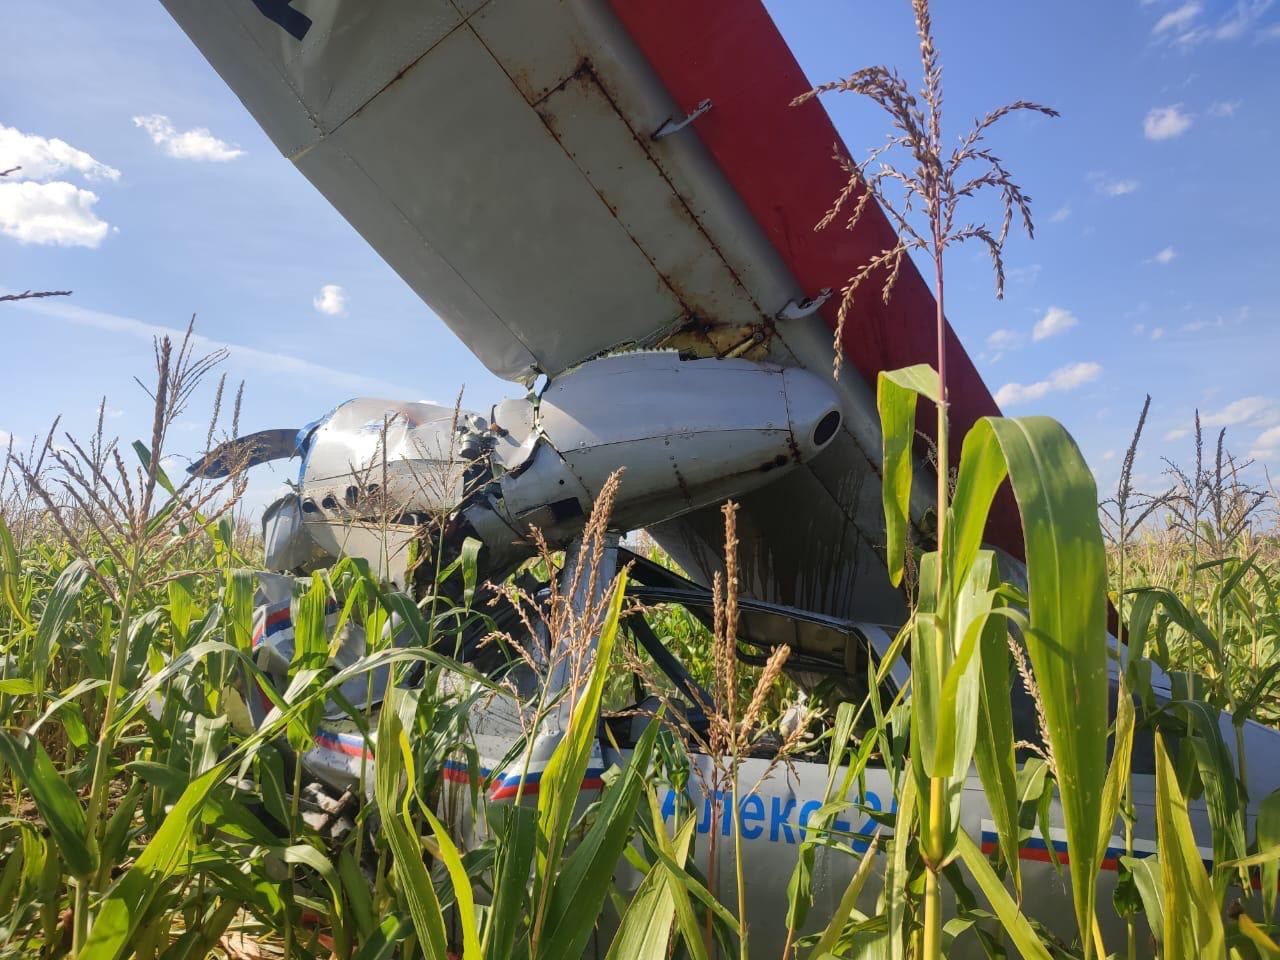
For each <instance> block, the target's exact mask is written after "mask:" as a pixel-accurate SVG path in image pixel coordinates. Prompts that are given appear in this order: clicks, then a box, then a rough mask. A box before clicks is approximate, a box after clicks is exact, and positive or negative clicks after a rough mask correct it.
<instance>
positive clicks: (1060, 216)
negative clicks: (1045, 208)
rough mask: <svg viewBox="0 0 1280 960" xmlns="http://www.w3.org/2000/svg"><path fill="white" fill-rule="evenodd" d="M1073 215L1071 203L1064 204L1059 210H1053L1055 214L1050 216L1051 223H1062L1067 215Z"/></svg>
mask: <svg viewBox="0 0 1280 960" xmlns="http://www.w3.org/2000/svg"><path fill="white" fill-rule="evenodd" d="M1069 216H1071V207H1070V205H1069V204H1065V203H1064V204H1063V205H1062V206H1060V207H1059V208H1058V209H1057V210H1055V211H1053V215H1052V216H1051V217H1049V222H1050V223H1061V222H1062V221H1063V220H1065V219H1067V217H1069Z"/></svg>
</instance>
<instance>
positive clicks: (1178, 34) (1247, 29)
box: [1154, 0, 1280, 49]
mask: <svg viewBox="0 0 1280 960" xmlns="http://www.w3.org/2000/svg"><path fill="white" fill-rule="evenodd" d="M1273 3H1274V0H1238V2H1237V3H1236V4H1235V6H1234V7H1232V8H1231V12H1230V13H1228V14H1227V15H1226V16H1225V17H1223V18H1222V19H1221V20H1219V21H1218V22H1217V23H1216V24H1213V23H1204V22H1198V21H1197V15H1198V14H1199V13H1200V9H1199V4H1197V3H1194V2H1192V3H1187V4H1185V5H1183V6H1182V7H1179V8H1178V9H1176V10H1173V11H1170V12H1169V13H1167V14H1165V15H1164V16H1163V17H1161V18H1160V20H1158V21H1157V22H1156V29H1155V31H1154V32H1155V35H1156V37H1157V38H1158V39H1163V40H1171V41H1172V42H1173V43H1175V44H1177V45H1178V46H1180V47H1183V48H1184V49H1186V48H1190V47H1194V46H1197V45H1199V44H1201V43H1204V42H1206V41H1208V40H1216V41H1219V42H1229V41H1233V40H1240V39H1242V38H1244V37H1247V36H1249V35H1250V34H1255V35H1256V36H1257V37H1259V38H1260V39H1266V38H1267V36H1268V34H1270V33H1272V32H1280V31H1277V30H1276V26H1275V25H1270V24H1269V25H1267V26H1263V27H1259V21H1260V20H1261V19H1262V18H1263V16H1264V15H1265V14H1266V12H1267V11H1268V10H1269V9H1271V7H1272V5H1273ZM1193 6H1194V7H1197V9H1196V10H1194V11H1191V12H1189V13H1186V12H1185V11H1187V10H1188V8H1190V7H1193ZM1162 24H1163V25H1164V28H1163V29H1160V27H1161V25H1162Z"/></svg>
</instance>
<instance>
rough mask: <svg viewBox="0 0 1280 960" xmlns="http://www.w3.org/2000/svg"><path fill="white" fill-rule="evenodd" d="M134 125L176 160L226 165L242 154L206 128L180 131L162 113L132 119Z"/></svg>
mask: <svg viewBox="0 0 1280 960" xmlns="http://www.w3.org/2000/svg"><path fill="white" fill-rule="evenodd" d="M133 124H134V126H136V127H140V128H142V129H143V130H145V131H146V132H147V134H148V135H149V136H150V137H151V142H152V143H154V144H155V145H156V146H158V147H159V148H160V149H161V150H163V151H164V152H165V154H166V155H167V156H170V157H173V158H174V159H175V160H207V161H212V162H214V163H225V162H226V161H228V160H234V159H235V158H236V157H238V156H241V155H242V154H243V153H244V151H243V150H241V149H240V148H239V147H236V146H232V145H231V144H229V143H227V142H226V141H224V140H219V139H218V138H217V137H215V136H214V135H213V134H212V133H210V132H209V130H208V128H207V127H195V128H194V129H191V130H183V131H181V132H180V131H178V130H177V129H176V128H175V127H174V125H173V123H172V121H170V119H169V118H168V117H166V116H164V114H160V113H153V114H151V115H149V116H145V117H134V118H133Z"/></svg>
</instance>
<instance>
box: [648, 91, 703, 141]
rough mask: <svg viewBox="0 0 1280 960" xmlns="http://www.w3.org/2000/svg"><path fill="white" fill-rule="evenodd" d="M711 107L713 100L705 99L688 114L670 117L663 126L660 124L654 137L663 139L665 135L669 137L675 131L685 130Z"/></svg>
mask: <svg viewBox="0 0 1280 960" xmlns="http://www.w3.org/2000/svg"><path fill="white" fill-rule="evenodd" d="M710 109H711V101H710V100H703V101H702V102H701V103H699V104H698V105H697V106H696V107H694V108H693V109H692V110H691V111H689V115H688V116H684V117H668V118H667V119H666V121H665V122H664V123H663V124H662V126H660V127H659V128H658V129H657V130H655V131H653V134H652V139H654V140H661V139H662V138H663V137H669V136H671V134H673V133H678V132H679V131H681V130H683V129H684V128H685V127H687V126H688V125H689V124H691V123H693V121H695V120H697V119H698V118H699V117H700V116H702V115H703V114H704V113H706V112H707V111H708V110H710Z"/></svg>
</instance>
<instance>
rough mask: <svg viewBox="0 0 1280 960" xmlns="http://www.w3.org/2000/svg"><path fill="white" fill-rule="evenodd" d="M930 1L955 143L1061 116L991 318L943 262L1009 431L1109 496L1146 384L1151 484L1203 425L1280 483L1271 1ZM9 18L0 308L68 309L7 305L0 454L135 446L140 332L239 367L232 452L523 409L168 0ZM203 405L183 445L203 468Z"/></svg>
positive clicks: (905, 62)
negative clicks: (1083, 465) (332, 412)
mask: <svg viewBox="0 0 1280 960" xmlns="http://www.w3.org/2000/svg"><path fill="white" fill-rule="evenodd" d="M769 7H770V10H771V12H772V13H773V15H774V17H775V19H776V20H777V22H778V25H779V27H780V29H781V30H782V32H783V34H784V35H785V36H786V38H787V40H788V41H789V43H790V44H791V46H792V48H793V50H794V51H795V52H796V55H797V57H798V59H799V61H800V63H801V65H802V66H803V67H804V69H805V70H806V72H807V73H808V75H809V77H810V79H812V80H814V81H815V82H817V81H823V80H827V79H832V78H835V77H837V76H840V75H843V74H847V73H849V72H851V71H852V70H853V69H855V68H857V67H859V66H863V65H867V64H872V63H887V64H890V65H894V66H897V67H899V68H900V69H901V70H902V71H903V72H904V73H906V74H907V75H908V76H911V77H914V76H915V68H916V62H917V61H916V52H915V46H914V36H913V33H912V25H911V17H910V5H909V3H907V2H906V0H901V2H884V0H822V2H811V0H770V2H769ZM935 7H936V9H935V11H934V17H935V27H936V34H937V39H938V43H939V46H940V49H941V52H942V56H943V61H944V64H945V70H946V73H945V77H944V82H945V90H946V109H947V114H946V117H947V119H948V121H949V123H948V126H949V136H950V137H955V136H958V135H959V134H960V133H962V132H963V131H964V129H966V127H967V124H968V123H969V122H970V121H971V119H972V118H973V117H974V116H977V115H979V114H981V113H983V112H985V111H986V110H987V109H988V108H990V107H992V106H994V105H996V104H999V103H1003V102H1005V101H1007V100H1010V99H1015V98H1026V99H1031V100H1037V101H1040V102H1044V103H1047V104H1050V105H1052V106H1054V107H1056V108H1057V109H1059V110H1061V111H1062V114H1063V115H1062V118H1061V119H1059V120H1048V119H1044V118H1038V117H1031V116H1025V117H1016V118H1014V119H1012V120H1010V121H1008V122H1006V123H1005V124H1004V125H1003V126H1002V127H1001V128H998V130H997V131H996V133H995V135H994V136H993V138H992V139H993V145H994V146H995V147H996V150H997V152H998V153H999V154H1000V155H1001V157H1002V158H1003V159H1004V160H1005V161H1006V162H1007V164H1008V165H1009V166H1010V167H1011V168H1012V169H1013V170H1014V171H1015V173H1016V174H1017V176H1018V178H1019V179H1020V181H1021V182H1022V184H1023V186H1024V188H1025V189H1026V190H1027V192H1028V193H1030V194H1031V195H1032V197H1033V198H1034V200H1035V210H1036V213H1037V221H1038V225H1039V228H1038V231H1037V236H1036V239H1035V241H1034V242H1028V241H1026V240H1025V239H1024V238H1022V237H1016V238H1015V239H1014V240H1012V241H1011V242H1010V244H1009V247H1008V250H1007V263H1008V273H1009V280H1008V287H1007V293H1006V297H1005V299H1004V301H1003V302H996V301H995V300H994V298H993V295H992V280H991V273H990V268H989V265H988V263H987V261H986V259H985V256H984V255H983V254H982V251H980V250H978V249H976V248H973V249H967V248H961V249H960V250H958V251H956V252H955V253H954V254H953V255H952V256H951V257H950V260H949V261H948V265H947V273H948V314H949V316H950V319H951V321H952V323H953V325H954V326H955V327H956V328H957V330H958V331H959V333H960V335H961V338H962V339H963V340H964V342H965V344H966V346H967V347H968V349H969V352H970V353H971V354H972V355H973V356H974V358H975V360H976V361H977V363H978V366H979V369H980V370H981V371H982V373H983V375H984V377H985V378H986V380H987V382H988V383H989V384H990V386H991V388H992V390H993V391H999V393H1000V396H1001V398H1002V399H1003V400H1005V401H1006V404H1005V406H1006V412H1008V413H1032V412H1034V413H1045V414H1049V415H1052V416H1055V417H1058V418H1059V419H1061V420H1063V421H1064V422H1065V423H1066V424H1067V426H1068V427H1069V428H1070V429H1071V431H1072V432H1073V433H1074V434H1075V436H1076V437H1077V439H1078V440H1079V442H1080V445H1081V447H1082V449H1083V450H1084V452H1085V454H1086V456H1087V457H1088V458H1089V460H1090V462H1091V464H1092V465H1093V466H1094V468H1095V472H1096V473H1097V474H1098V475H1099V479H1100V482H1101V483H1102V484H1103V486H1104V487H1105V486H1107V485H1109V484H1110V483H1112V482H1113V481H1114V477H1115V473H1116V470H1117V468H1118V462H1119V459H1120V457H1121V456H1122V455H1123V451H1124V447H1125V445H1126V443H1127V440H1128V436H1129V433H1130V431H1131V429H1132V426H1133V423H1134V421H1135V419H1136V416H1137V412H1138V409H1139V407H1140V406H1141V402H1142V396H1143V394H1144V393H1146V392H1150V393H1151V394H1152V396H1153V407H1152V415H1151V420H1150V427H1149V431H1148V434H1147V441H1146V443H1145V446H1144V454H1143V457H1142V459H1141V460H1140V461H1139V473H1140V474H1142V475H1143V476H1144V479H1145V480H1146V481H1147V482H1148V484H1149V485H1151V486H1154V485H1156V484H1157V483H1158V482H1159V472H1160V456H1161V455H1169V456H1172V457H1175V458H1179V459H1185V458H1187V457H1188V455H1189V451H1190V447H1189V440H1188V439H1187V437H1186V436H1185V434H1184V433H1180V432H1184V431H1186V430H1187V429H1188V428H1189V427H1190V426H1191V420H1192V415H1193V411H1194V410H1195V409H1196V408H1199V409H1200V410H1201V413H1202V416H1203V417H1204V419H1205V422H1206V424H1207V425H1208V426H1209V427H1210V428H1213V429H1216V428H1218V427H1220V426H1225V427H1227V428H1228V444H1229V446H1230V447H1231V448H1232V449H1233V450H1235V451H1236V452H1238V453H1240V454H1242V455H1246V454H1250V453H1252V454H1253V455H1254V456H1256V457H1257V458H1258V459H1259V460H1260V461H1262V462H1263V463H1265V464H1267V465H1269V466H1270V467H1271V468H1272V469H1273V470H1274V469H1276V468H1280V377H1277V374H1276V372H1275V367H1276V364H1277V359H1278V357H1280V270H1277V266H1280V226H1278V225H1280V189H1278V188H1277V185H1276V174H1275V172H1274V171H1275V159H1274V158H1275V157H1276V156H1280V109H1277V107H1276V104H1277V103H1280V3H1273V0H1244V2H1235V0H1089V2H1078V3H1073V4H1066V3H1055V4H1044V3H1026V2H1023V0H988V2H984V3H982V4H971V3H960V2H957V0H948V2H941V0H940V2H937V3H935ZM122 11H127V12H122ZM5 20H6V28H7V35H8V36H9V37H10V38H11V41H10V44H9V46H8V50H7V51H6V56H5V57H4V58H2V59H0V169H3V168H5V167H8V166H12V165H13V164H14V163H22V164H23V166H24V171H22V173H20V174H19V175H18V178H17V179H15V178H10V179H9V181H8V182H5V183H2V184H0V287H2V288H4V289H6V290H21V289H26V288H40V289H47V288H71V289H73V290H74V291H75V295H74V296H73V297H71V298H68V299H66V300H58V301H52V300H50V301H43V302H39V303H30V304H3V305H0V324H2V325H3V326H2V327H0V345H2V346H0V440H3V439H4V434H12V435H14V436H15V437H17V438H18V439H19V441H20V442H24V441H29V440H30V438H31V437H33V436H35V435H37V434H38V433H39V432H41V431H42V430H44V429H45V428H46V427H47V425H48V423H49V421H50V420H51V419H52V417H53V416H54V415H55V414H57V413H62V414H64V415H65V421H64V422H65V423H66V424H68V425H69V426H70V428H71V429H72V430H73V432H79V433H87V432H88V430H89V429H90V426H91V421H92V419H93V413H94V411H95V409H96V405H97V402H98V399H99V398H100V397H102V396H103V395H106V396H107V398H108V400H107V408H108V412H109V415H110V416H109V420H108V426H109V429H111V430H112V431H113V432H116V433H119V434H120V435H121V436H122V437H124V438H126V439H131V438H133V437H136V436H143V435H144V434H146V433H147V432H148V429H149V426H148V425H149V416H148V414H147V408H146V404H147V402H146V398H145V397H143V396H142V394H141V393H140V391H139V390H138V388H137V387H136V385H134V384H133V382H132V377H133V376H134V375H135V374H138V375H144V374H145V373H146V371H147V370H148V365H149V363H150V359H151V344H150V337H151V335H152V333H153V332H155V330H156V328H161V327H168V328H181V327H183V326H184V325H185V324H186V322H187V320H188V319H189V318H190V316H191V315H192V314H193V313H195V314H197V315H198V321H197V324H198V325H197V329H198V330H199V331H200V333H202V334H203V335H204V336H205V337H208V338H209V339H210V340H211V341H216V342H218V343H226V344H231V345H233V350H232V356H231V360H230V362H229V363H228V364H227V367H226V369H227V371H228V373H229V375H230V377H231V378H232V379H234V380H239V379H244V380H246V381H247V387H246V403H245V410H244V415H243V418H242V425H243V427H244V428H245V429H246V430H249V429H259V428H265V427H275V426H293V425H297V424H300V423H303V422H306V421H308V420H310V419H313V418H314V417H315V416H317V415H319V414H320V413H323V412H324V411H325V410H327V409H328V408H329V407H331V406H333V405H334V404H335V403H336V402H339V401H341V400H343V399H345V398H347V397H350V396H353V395H357V394H380V395H386V396H394V397H401V398H407V399H434V400H440V401H443V402H446V403H447V402H451V401H452V399H453V397H454V396H455V394H456V393H457V390H458V388H459V386H461V385H463V384H465V386H466V390H467V393H466V403H467V405H468V406H471V407H473V408H477V409H483V408H485V407H487V406H488V404H490V403H492V402H493V401H495V400H497V399H499V398H500V397H502V396H504V395H514V394H515V393H516V392H517V390H518V389H519V388H518V387H514V386H513V385H507V384H504V383H502V382H501V381H499V380H497V379H496V378H494V377H493V376H492V375H490V374H489V373H488V372H487V371H486V370H485V369H484V368H483V367H482V366H481V365H480V364H479V362H478V361H476V360H475V359H474V358H473V357H472V356H471V354H470V353H469V352H468V351H467V350H466V349H465V348H464V347H463V346H462V345H461V344H460V343H459V342H458V341H456V340H455V339H454V338H453V336H452V335H451V334H450V333H449V332H448V330H447V329H446V328H445V327H444V325H443V324H442V323H441V322H440V321H439V320H438V319H437V318H436V317H435V316H434V315H433V314H432V313H431V311H430V310H429V309H428V308H426V307H425V306H424V305H423V304H422V303H421V302H420V301H419V300H418V299H417V298H416V297H415V296H414V295H413V294H412V293H411V292H410V291H409V290H408V288H407V287H406V286H405V285H404V284H403V283H402V282H401V281H400V280H399V278H398V277H396V275H395V274H394V273H393V272H392V271H391V270H390V268H388V267H387V266H386V265H385V264H384V263H383V262H382V261H381V260H380V259H379V258H378V257H377V255H376V254H374V253H373V252H372V251H371V250H370V249H369V248H368V247H367V245H366V244H365V243H364V241H363V240H361V239H360V237H359V236H358V235H357V234H356V233H355V231H354V230H352V229H351V228H350V227H349V226H348V225H347V224H346V222H345V221H344V220H343V219H342V218H341V217H340V216H339V215H338V214H337V213H336V212H334V211H333V210H332V209H331V208H330V207H329V205H328V203H327V202H326V201H325V200H324V199H323V198H321V197H320V195H319V194H318V193H316V191H315V190H314V189H312V187H311V186H310V185H309V184H308V183H307V182H306V181H305V180H304V179H303V178H302V176H301V175H300V174H298V173H297V172H296V171H294V170H293V169H292V167H291V166H290V165H289V164H288V163H287V162H286V161H285V160H283V159H282V158H281V157H280V156H279V154H278V153H277V152H276V151H275V149H274V148H273V147H272V146H271V144H270V143H269V142H268V141H267V139H266V137H265V136H264V135H263V134H262V133H261V131H260V130H259V129H258V128H257V126H256V125H255V124H254V123H253V121H252V120H251V119H250V117H249V115H248V114H247V113H246V112H245V110H244V109H243V107H242V106H241V105H240V103H239V101H237V100H236V98H235V97H234V96H233V95H232V94H231V93H230V91H229V90H228V89H227V88H226V87H225V85H224V84H223V83H222V81H221V80H220V79H219V78H218V77H217V76H216V75H215V74H214V73H213V71H212V70H211V69H210V68H209V66H208V65H207V64H206V63H205V61H204V60H203V58H201V57H200V55H199V54H198V53H197V52H196V50H195V49H194V47H193V46H192V45H191V43H190V42H189V41H188V40H187V38H186V37H185V36H184V35H183V34H182V33H181V31H180V30H179V29H178V28H177V27H176V25H174V23H173V22H172V21H171V20H170V19H169V18H168V16H167V15H166V14H165V13H164V11H163V10H162V9H161V7H160V6H159V4H155V3H130V4H102V3H98V2H92V0H65V2H62V3H58V4H50V3H47V2H36V0H10V2H9V3H7V4H6V14H5ZM826 105H827V109H828V110H829V111H830V112H831V114H832V116H833V118H834V119H835V121H836V124H837V126H838V127H839V128H840V130H841V133H842V134H843V136H844V139H845V141H846V143H847V144H848V146H849V147H850V149H851V150H852V151H853V152H854V155H855V156H859V155H861V154H862V153H864V152H865V151H866V149H867V148H868V147H870V146H873V145H875V144H877V143H878V142H880V140H881V139H882V137H883V135H884V131H885V124H884V121H883V119H882V118H881V117H880V116H878V115H877V114H876V113H874V112H873V111H872V110H871V109H870V108H869V107H868V106H867V105H866V104H863V103H859V102H857V101H856V100H855V99H854V98H852V97H850V96H847V95H845V96H835V97H830V98H828V99H827V101H826ZM55 140H56V141H61V142H62V143H61V144H58V143H55V142H53V141H55ZM24 177H25V179H22V178H24ZM981 213H982V211H976V214H979V215H980V214H981ZM335 288H336V289H335ZM326 291H327V292H326ZM388 346H389V348H388ZM206 404H207V400H206V401H205V402H202V401H201V399H199V398H198V399H197V400H196V402H194V403H193V405H192V415H191V416H190V417H189V418H188V422H187V423H186V425H185V429H183V430H180V431H179V432H178V433H177V434H176V435H175V437H174V440H173V444H172V447H173V449H174V451H175V452H180V453H190V454H194V453H196V452H197V450H196V448H197V447H198V446H199V445H200V444H201V442H202V441H203V438H204V426H203V424H202V423H200V422H199V421H200V416H199V414H202V413H203V412H204V411H205V410H206V409H207V406H206ZM285 472H287V471H285ZM275 479H278V478H272V477H264V478H262V479H261V480H260V481H258V482H257V483H255V487H256V488H257V489H258V490H259V491H265V490H266V489H267V487H268V486H269V485H270V484H272V483H274V482H275ZM258 495H259V496H262V495H265V493H260V494H258Z"/></svg>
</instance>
